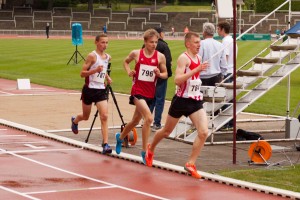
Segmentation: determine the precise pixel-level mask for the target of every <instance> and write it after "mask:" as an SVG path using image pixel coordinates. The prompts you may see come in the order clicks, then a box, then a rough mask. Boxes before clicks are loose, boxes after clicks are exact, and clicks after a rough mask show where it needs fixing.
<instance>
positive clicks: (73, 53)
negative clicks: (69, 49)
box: [67, 51, 76, 65]
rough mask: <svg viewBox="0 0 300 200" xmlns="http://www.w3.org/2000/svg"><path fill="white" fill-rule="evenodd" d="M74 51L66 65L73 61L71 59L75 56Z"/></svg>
mask: <svg viewBox="0 0 300 200" xmlns="http://www.w3.org/2000/svg"><path fill="white" fill-rule="evenodd" d="M75 54H76V51H75V52H74V53H73V55H72V57H71V58H70V60H69V62H68V63H67V65H68V64H69V63H70V61H71V60H72V59H73V57H74V56H75Z"/></svg>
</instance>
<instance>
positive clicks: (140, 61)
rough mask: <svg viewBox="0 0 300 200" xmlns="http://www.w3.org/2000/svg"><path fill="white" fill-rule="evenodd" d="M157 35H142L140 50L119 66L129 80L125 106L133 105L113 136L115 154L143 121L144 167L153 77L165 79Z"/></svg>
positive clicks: (166, 75)
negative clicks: (129, 119)
mask: <svg viewBox="0 0 300 200" xmlns="http://www.w3.org/2000/svg"><path fill="white" fill-rule="evenodd" d="M158 38H159V35H158V33H157V31H156V30H154V29H148V30H147V31H145V33H144V45H145V47H144V48H142V49H137V50H133V51H131V52H130V53H129V55H128V56H127V57H126V58H125V60H124V62H123V66H124V68H125V70H126V72H127V74H128V76H129V77H132V78H133V79H132V89H131V96H130V97H129V104H132V105H135V111H134V113H133V116H132V120H131V121H130V122H129V123H128V124H126V126H125V127H124V129H123V131H122V133H117V134H116V140H117V145H116V152H117V154H120V153H121V151H122V143H123V141H124V138H125V137H126V136H127V135H128V133H129V132H130V131H131V130H132V129H133V128H134V127H135V126H136V125H138V124H139V121H140V120H141V119H142V118H143V119H144V124H143V127H142V142H143V145H142V148H143V150H142V152H141V156H142V160H143V163H144V164H145V154H146V148H147V144H148V138H149V135H150V131H151V130H150V129H151V128H150V126H151V124H152V121H153V117H152V114H151V111H150V108H149V106H150V105H151V103H152V101H153V99H154V95H155V85H156V80H157V78H162V79H166V78H167V77H168V73H167V69H166V59H165V56H164V55H163V54H162V53H160V52H158V51H157V50H156V46H157V43H158ZM132 61H134V62H135V68H134V69H133V70H132V69H130V66H129V63H131V62H132Z"/></svg>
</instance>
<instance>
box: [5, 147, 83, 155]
mask: <svg viewBox="0 0 300 200" xmlns="http://www.w3.org/2000/svg"><path fill="white" fill-rule="evenodd" d="M0 150H1V149H0ZM79 150H82V148H76V149H75V148H73V149H47V150H19V151H6V150H4V151H3V150H2V151H1V152H2V153H0V155H1V154H10V152H11V153H39V152H53V151H79Z"/></svg>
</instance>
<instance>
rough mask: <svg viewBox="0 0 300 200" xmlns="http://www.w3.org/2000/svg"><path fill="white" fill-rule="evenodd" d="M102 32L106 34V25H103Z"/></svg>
mask: <svg viewBox="0 0 300 200" xmlns="http://www.w3.org/2000/svg"><path fill="white" fill-rule="evenodd" d="M103 33H104V34H107V27H106V25H104V26H103Z"/></svg>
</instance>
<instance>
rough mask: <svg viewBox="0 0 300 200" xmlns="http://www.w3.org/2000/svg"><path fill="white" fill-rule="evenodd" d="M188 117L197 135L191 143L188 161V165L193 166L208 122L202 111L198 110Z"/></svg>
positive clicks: (205, 134) (203, 139)
mask: <svg viewBox="0 0 300 200" xmlns="http://www.w3.org/2000/svg"><path fill="white" fill-rule="evenodd" d="M189 117H190V119H191V121H192V122H193V124H194V126H195V127H196V129H197V133H198V135H197V137H196V138H195V141H194V143H193V148H192V153H191V155H190V158H189V160H188V163H190V164H195V162H196V160H197V158H198V156H199V155H200V152H201V150H202V148H203V146H204V143H205V140H206V138H207V135H208V122H207V117H206V112H205V111H204V109H200V110H198V111H197V112H194V113H193V114H191V115H190V116H189Z"/></svg>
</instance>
